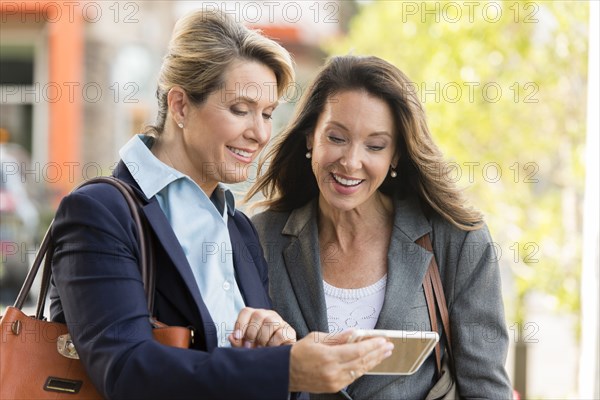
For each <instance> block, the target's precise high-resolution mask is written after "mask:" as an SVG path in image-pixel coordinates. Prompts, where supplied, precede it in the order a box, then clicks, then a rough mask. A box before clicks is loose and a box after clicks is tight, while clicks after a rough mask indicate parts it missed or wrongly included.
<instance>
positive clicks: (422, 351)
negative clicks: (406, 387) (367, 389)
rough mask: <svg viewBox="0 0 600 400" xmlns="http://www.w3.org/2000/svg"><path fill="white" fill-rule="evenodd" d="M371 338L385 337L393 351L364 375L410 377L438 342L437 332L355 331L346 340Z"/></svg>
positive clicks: (353, 340) (355, 340) (354, 340)
mask: <svg viewBox="0 0 600 400" xmlns="http://www.w3.org/2000/svg"><path fill="white" fill-rule="evenodd" d="M372 337H385V338H386V339H387V340H389V341H390V342H392V343H394V350H393V351H392V355H391V356H389V357H388V358H386V359H385V360H383V361H382V362H381V363H380V364H379V365H377V366H376V367H375V368H373V369H372V370H371V371H369V372H367V373H366V375H412V374H414V373H415V372H417V370H418V369H419V368H420V367H421V365H422V364H423V362H425V360H426V359H427V357H428V356H429V354H431V351H432V350H433V348H434V347H435V345H436V344H437V343H438V342H439V340H440V336H439V335H438V333H437V332H430V331H394V330H384V329H357V330H355V331H354V333H353V334H352V335H351V336H350V338H349V339H348V343H351V342H357V341H360V340H363V339H367V338H372Z"/></svg>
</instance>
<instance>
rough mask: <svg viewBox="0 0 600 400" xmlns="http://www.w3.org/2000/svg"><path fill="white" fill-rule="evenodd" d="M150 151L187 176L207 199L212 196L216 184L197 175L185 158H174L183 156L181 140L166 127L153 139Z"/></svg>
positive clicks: (183, 149)
mask: <svg viewBox="0 0 600 400" xmlns="http://www.w3.org/2000/svg"><path fill="white" fill-rule="evenodd" d="M150 151H151V152H152V154H154V156H155V157H156V158H158V159H159V160H160V161H162V162H163V163H165V164H166V165H168V166H169V167H171V168H174V169H176V170H177V171H179V172H181V173H182V174H185V175H187V176H189V177H190V178H191V179H192V180H193V181H194V182H196V184H197V185H198V186H200V188H201V189H202V191H203V192H204V193H206V195H207V196H208V197H210V196H212V194H213V192H214V190H215V189H216V187H217V185H218V182H213V181H212V180H208V179H205V178H204V177H203V176H202V173H198V172H197V171H196V169H195V168H194V166H193V165H192V164H191V163H190V162H189V160H188V159H187V158H186V157H181V156H175V155H176V154H185V148H184V146H183V143H181V139H180V138H179V137H178V136H177V135H174V134H173V133H172V132H171V131H170V130H169V129H168V127H165V130H164V131H163V133H162V134H161V135H160V136H158V137H157V138H156V139H155V141H154V145H153V146H152V148H151V149H150Z"/></svg>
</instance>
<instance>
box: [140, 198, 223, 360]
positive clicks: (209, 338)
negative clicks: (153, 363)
mask: <svg viewBox="0 0 600 400" xmlns="http://www.w3.org/2000/svg"><path fill="white" fill-rule="evenodd" d="M143 211H144V214H146V218H148V222H149V223H150V226H151V227H152V229H154V232H155V233H156V236H157V237H158V240H159V241H160V243H161V244H162V245H163V247H164V249H165V251H166V252H167V254H168V256H169V257H170V258H171V261H173V265H175V268H176V269H177V271H178V272H179V274H180V275H181V277H182V278H183V281H184V282H185V285H186V287H187V290H188V291H189V292H190V294H191V295H192V298H193V299H194V301H195V303H196V306H197V307H198V310H199V311H200V316H201V317H202V324H203V325H204V331H205V335H206V347H207V350H208V351H212V350H213V349H214V348H215V347H217V332H216V329H209V328H208V327H214V326H215V325H214V323H213V320H212V317H211V316H210V313H209V311H208V308H206V304H204V301H203V300H202V297H201V296H200V290H199V289H198V285H196V279H195V278H194V274H193V273H192V268H191V267H190V264H189V263H188V261H187V258H186V256H185V253H184V252H183V249H182V248H181V245H180V244H179V241H178V240H177V237H176V236H175V233H174V232H173V229H171V225H170V224H169V221H168V220H167V218H166V217H165V214H164V213H163V212H162V209H161V208H160V205H159V204H158V201H156V199H153V200H152V201H150V202H149V203H148V204H147V205H145V206H144V208H143Z"/></svg>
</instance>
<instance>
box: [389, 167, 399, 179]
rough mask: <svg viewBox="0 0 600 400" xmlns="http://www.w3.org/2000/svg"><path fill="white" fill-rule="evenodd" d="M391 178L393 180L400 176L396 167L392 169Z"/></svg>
mask: <svg viewBox="0 0 600 400" xmlns="http://www.w3.org/2000/svg"><path fill="white" fill-rule="evenodd" d="M390 176H391V177H392V178H395V177H397V176H398V173H397V172H396V169H395V168H394V167H391V171H390Z"/></svg>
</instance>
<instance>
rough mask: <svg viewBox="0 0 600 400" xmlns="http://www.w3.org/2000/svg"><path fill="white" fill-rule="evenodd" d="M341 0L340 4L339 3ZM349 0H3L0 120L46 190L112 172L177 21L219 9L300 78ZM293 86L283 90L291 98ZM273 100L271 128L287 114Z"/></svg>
mask: <svg viewBox="0 0 600 400" xmlns="http://www.w3.org/2000/svg"><path fill="white" fill-rule="evenodd" d="M344 3H345V4H344ZM353 4H354V3H353V2H338V1H335V2H285V1H284V2H264V1H257V2H239V1H220V2H209V1H197V2H194V1H142V2H101V1H85V2H81V1H75V2H55V1H39V0H37V1H29V0H28V1H23V0H21V1H2V2H1V3H0V19H1V35H0V107H1V108H0V127H3V128H5V129H7V130H8V131H9V133H10V135H11V141H13V142H15V143H18V144H20V145H22V146H23V147H24V148H25V149H27V150H28V151H29V152H30V153H31V155H32V165H30V166H24V168H27V171H25V172H27V173H26V177H27V179H28V180H34V181H35V182H37V183H40V184H46V185H47V186H48V187H49V188H51V190H52V191H53V192H54V201H53V204H54V205H56V202H57V200H58V199H59V198H60V197H62V195H64V194H65V193H66V192H67V191H68V190H70V189H71V188H72V187H73V186H74V185H75V184H77V183H78V182H81V181H83V180H85V179H89V178H93V177H95V176H98V175H101V174H103V175H106V174H109V173H110V172H111V169H112V168H114V166H115V161H116V160H118V149H119V148H120V147H121V146H122V145H123V143H125V142H126V140H127V139H128V138H129V137H130V136H131V135H132V134H134V133H136V132H139V131H140V129H141V128H142V127H143V126H144V125H146V124H148V123H152V122H154V117H155V114H156V100H155V97H154V93H155V90H156V78H157V76H158V71H159V68H160V63H161V59H162V57H163V55H164V52H165V49H166V47H167V44H168V39H169V36H170V34H171V30H172V28H173V25H174V23H175V21H176V19H177V18H178V17H179V16H181V15H182V14H183V13H185V12H186V11H188V10H190V9H197V8H203V9H206V10H209V9H217V8H218V9H221V10H223V11H225V12H227V13H228V14H230V15H231V16H234V17H235V18H236V19H237V20H238V21H240V22H243V23H245V24H246V25H248V26H250V27H253V28H260V29H262V30H263V31H264V32H265V34H267V35H268V36H270V37H272V38H274V39H276V40H278V41H280V42H281V43H282V44H283V45H284V46H285V47H286V48H288V49H289V50H290V51H291V52H292V53H293V55H294V58H295V61H296V67H297V71H298V78H299V84H300V85H301V84H303V83H304V82H305V81H306V80H307V79H308V78H310V77H311V76H312V75H311V74H312V73H314V72H315V70H316V67H317V66H318V65H320V64H321V63H322V61H323V59H324V57H325V55H324V53H322V52H321V51H320V50H319V49H318V44H319V42H320V41H321V40H322V38H323V37H327V36H331V35H337V34H339V33H340V32H341V31H342V28H340V27H343V26H345V22H346V21H347V20H348V19H349V16H350V15H351V14H352V12H353V10H354V8H353ZM300 93H301V89H299V87H298V88H290V91H289V92H288V96H287V97H288V98H287V99H286V100H289V101H290V103H292V104H293V103H294V101H296V100H297V97H298V96H299V94H300ZM291 110H292V105H289V106H283V107H281V111H280V112H278V115H277V118H278V119H277V120H276V121H275V126H274V131H275V132H276V131H278V130H279V128H280V127H281V126H282V125H283V123H284V122H285V121H286V120H287V118H288V117H289V116H290V115H291Z"/></svg>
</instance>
